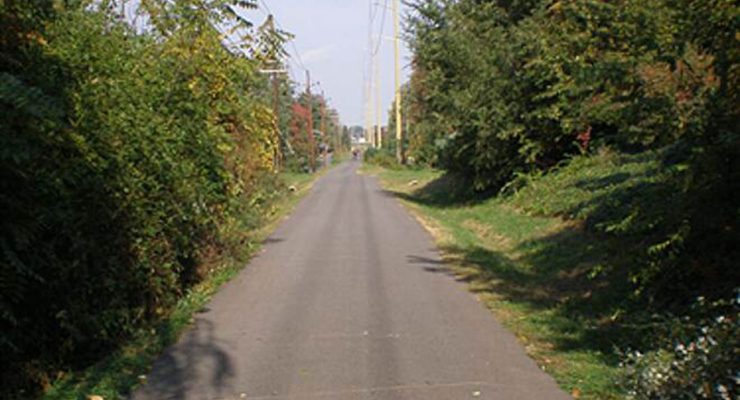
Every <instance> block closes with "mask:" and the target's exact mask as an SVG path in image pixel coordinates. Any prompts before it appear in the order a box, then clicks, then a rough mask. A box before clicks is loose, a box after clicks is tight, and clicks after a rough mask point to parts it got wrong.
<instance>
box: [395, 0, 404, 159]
mask: <svg viewBox="0 0 740 400" xmlns="http://www.w3.org/2000/svg"><path fill="white" fill-rule="evenodd" d="M393 20H394V25H395V30H394V31H395V35H394V40H393V42H394V43H395V53H396V54H395V56H396V160H397V161H398V163H399V164H405V163H406V157H405V156H404V154H403V133H402V132H403V130H402V129H401V62H400V60H399V57H400V54H399V53H400V46H401V44H400V40H401V38H400V37H399V36H398V35H399V32H398V31H399V22H398V0H393Z"/></svg>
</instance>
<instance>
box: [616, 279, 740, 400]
mask: <svg viewBox="0 0 740 400" xmlns="http://www.w3.org/2000/svg"><path fill="white" fill-rule="evenodd" d="M694 308H695V310H694V314H695V315H696V314H700V313H701V314H705V316H704V317H703V318H702V317H699V318H697V317H684V318H680V319H679V320H678V321H674V322H673V323H672V324H670V325H671V326H672V327H673V328H674V329H675V331H676V332H674V333H673V334H672V335H671V337H672V339H673V341H672V342H669V343H667V346H665V347H664V348H661V349H659V350H656V351H651V352H649V353H646V354H643V353H641V352H639V351H635V352H632V353H629V354H628V356H627V361H626V367H627V369H628V370H629V374H628V375H627V376H628V380H627V381H626V382H625V386H626V387H627V388H629V390H630V398H633V399H646V400H647V399H650V400H652V399H676V400H679V399H687V400H688V399H717V400H732V399H736V398H737V397H738V396H740V366H738V363H737V360H738V358H740V292H737V294H736V296H735V298H734V299H731V300H729V301H728V300H720V301H715V302H712V303H709V302H707V301H706V300H705V299H703V298H700V299H699V300H698V302H697V304H695V305H694ZM717 309H719V311H717ZM706 315H708V316H706Z"/></svg>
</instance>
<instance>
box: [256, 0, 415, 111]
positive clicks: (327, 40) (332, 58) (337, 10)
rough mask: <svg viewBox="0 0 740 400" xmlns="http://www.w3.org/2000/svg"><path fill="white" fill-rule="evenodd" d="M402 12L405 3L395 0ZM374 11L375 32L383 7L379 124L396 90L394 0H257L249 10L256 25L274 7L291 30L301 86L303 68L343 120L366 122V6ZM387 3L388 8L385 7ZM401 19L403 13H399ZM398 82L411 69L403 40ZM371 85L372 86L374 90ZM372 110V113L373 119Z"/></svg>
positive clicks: (294, 74)
mask: <svg viewBox="0 0 740 400" xmlns="http://www.w3.org/2000/svg"><path fill="white" fill-rule="evenodd" d="M399 3H400V4H399V7H401V8H400V10H401V12H402V13H405V11H406V8H405V7H404V6H403V4H402V2H401V1H399ZM371 4H372V11H373V13H374V15H375V18H374V23H373V28H372V31H373V35H376V36H377V35H378V34H379V33H380V26H381V22H383V13H384V12H385V13H386V15H385V24H384V25H385V27H384V30H383V36H384V40H383V41H382V43H381V46H380V47H379V50H378V55H379V57H380V58H379V63H380V81H381V84H380V91H381V96H380V97H381V106H380V108H381V114H380V115H381V124H382V125H386V124H387V118H388V112H389V110H390V107H391V104H392V103H393V96H394V90H395V89H394V85H395V83H394V66H393V42H392V40H390V39H392V37H393V13H392V10H391V9H390V7H391V6H392V4H393V1H392V0H311V1H305V0H260V9H259V10H257V11H250V13H251V14H252V15H250V16H251V17H252V20H253V21H254V22H255V25H259V24H261V23H262V22H264V20H265V18H266V17H267V15H268V13H269V12H272V14H273V15H274V17H275V19H276V21H277V23H278V24H279V26H280V27H281V28H282V29H284V30H286V31H288V32H290V33H292V34H293V35H295V39H294V40H293V43H292V44H288V45H287V50H288V51H289V52H290V55H291V59H290V60H289V66H290V70H291V71H290V75H291V77H292V78H293V79H295V80H297V81H299V82H300V83H301V85H300V86H299V88H300V89H301V90H305V81H306V73H305V70H304V69H303V67H304V66H305V68H306V69H308V70H309V71H311V80H312V81H316V82H319V83H320V87H314V88H312V91H319V92H320V91H321V90H322V89H323V90H324V92H325V94H326V96H327V97H328V98H329V104H330V106H332V107H333V108H336V109H337V110H338V111H339V116H340V118H341V121H342V124H345V125H362V126H364V124H365V114H364V112H365V111H364V98H363V93H364V90H363V88H364V78H363V77H364V75H365V73H366V71H367V69H368V64H369V62H368V51H367V50H368V36H369V30H368V27H369V20H370V7H371ZM384 4H387V7H388V8H385V7H383V5H384ZM402 21H403V19H402ZM401 44H402V49H401V66H402V82H405V81H406V80H408V77H409V75H410V72H411V69H410V52H409V51H408V49H407V48H406V46H405V44H404V43H403V42H401ZM374 94H375V90H374V89H373V95H374ZM374 104H375V100H374V98H373V112H374V111H375V107H374ZM374 121H375V114H373V123H374Z"/></svg>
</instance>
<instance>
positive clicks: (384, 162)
mask: <svg viewBox="0 0 740 400" xmlns="http://www.w3.org/2000/svg"><path fill="white" fill-rule="evenodd" d="M362 161H363V162H366V163H368V164H372V165H377V166H379V167H383V168H389V169H399V168H401V167H400V166H399V165H398V162H396V154H395V153H394V152H392V151H391V150H388V149H374V148H370V149H367V150H365V152H364V153H363V155H362Z"/></svg>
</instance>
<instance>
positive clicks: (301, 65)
mask: <svg viewBox="0 0 740 400" xmlns="http://www.w3.org/2000/svg"><path fill="white" fill-rule="evenodd" d="M386 1H387V0H386ZM259 2H260V4H262V7H264V9H265V10H267V12H268V13H269V14H270V15H272V16H273V18H274V20H275V24H276V25H277V26H278V28H280V30H281V31H283V32H287V30H285V28H283V26H282V25H280V22H279V21H278V20H277V18H276V17H275V14H273V13H272V10H270V7H269V6H268V5H267V3H266V2H265V1H264V0H259ZM289 42H290V45H291V47H292V48H293V52H294V53H295V54H294V55H295V57H291V58H293V59H294V60H296V61H298V65H297V66H298V67H299V68H301V69H302V70H304V71H307V70H308V68H306V65H305V64H304V63H303V60H302V59H301V52H300V51H298V47H297V46H296V44H295V40H294V39H290V40H289Z"/></svg>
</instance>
